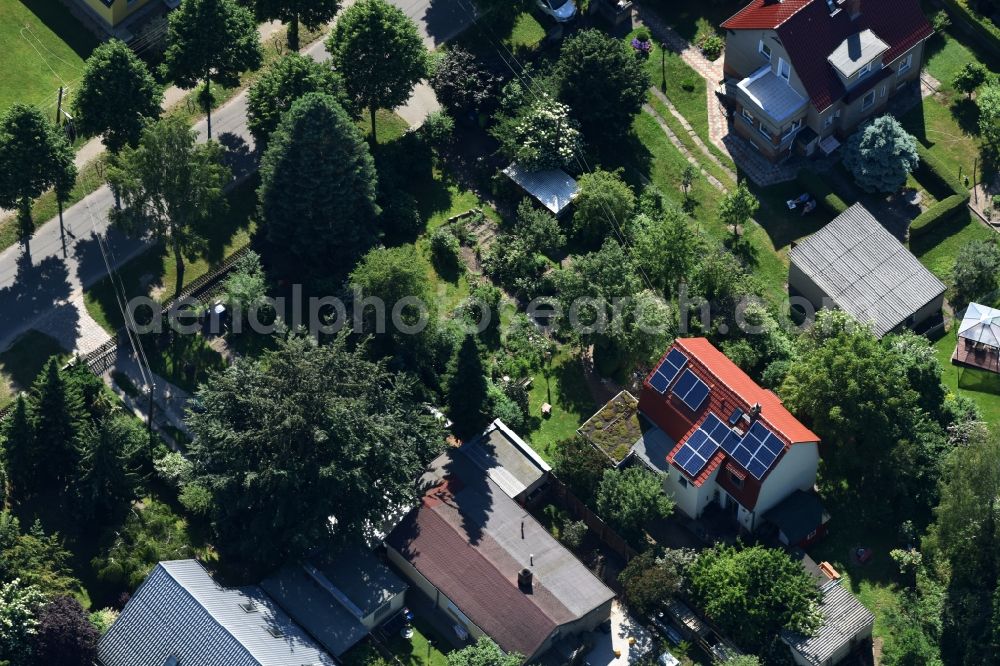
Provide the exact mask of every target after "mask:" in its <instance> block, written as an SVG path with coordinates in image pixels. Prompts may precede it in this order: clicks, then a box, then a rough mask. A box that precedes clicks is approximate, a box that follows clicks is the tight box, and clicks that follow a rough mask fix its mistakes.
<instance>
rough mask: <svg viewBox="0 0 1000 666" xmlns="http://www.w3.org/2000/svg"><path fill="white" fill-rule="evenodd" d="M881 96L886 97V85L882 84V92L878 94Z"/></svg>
mask: <svg viewBox="0 0 1000 666" xmlns="http://www.w3.org/2000/svg"><path fill="white" fill-rule="evenodd" d="M878 96H879V97H885V86H882V92H880V93H879V94H878Z"/></svg>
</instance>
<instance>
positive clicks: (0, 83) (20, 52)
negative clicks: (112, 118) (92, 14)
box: [0, 0, 98, 118]
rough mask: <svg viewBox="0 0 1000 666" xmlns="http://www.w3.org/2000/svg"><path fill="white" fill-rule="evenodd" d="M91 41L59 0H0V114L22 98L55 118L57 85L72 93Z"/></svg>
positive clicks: (90, 48) (94, 42)
mask: <svg viewBox="0 0 1000 666" xmlns="http://www.w3.org/2000/svg"><path fill="white" fill-rule="evenodd" d="M97 43H98V42H97V39H96V38H94V37H93V36H92V35H91V33H90V32H89V31H88V30H86V29H85V28H84V27H83V25H81V24H80V22H79V21H77V20H76V18H74V17H73V15H72V14H71V13H70V11H69V10H68V9H66V7H64V6H63V5H62V3H59V2H53V1H52V0H0V44H2V45H3V48H2V49H0V72H2V73H3V75H2V76H0V113H2V112H4V111H6V110H7V109H8V108H10V106H11V105H12V104H14V103H15V102H23V103H25V104H33V105H35V106H39V107H42V108H43V109H45V111H46V112H49V111H51V115H52V118H55V111H56V101H57V98H58V95H59V86H65V87H66V88H68V89H69V91H70V92H69V94H70V95H72V91H73V89H74V87H75V85H76V83H77V81H78V80H79V79H80V77H81V76H82V75H83V61H84V60H85V59H86V58H87V56H89V55H90V52H91V51H93V50H94V48H95V47H96V46H97ZM67 99H68V98H67ZM65 101H66V100H64V102H65Z"/></svg>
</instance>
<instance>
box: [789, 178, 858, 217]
mask: <svg viewBox="0 0 1000 666" xmlns="http://www.w3.org/2000/svg"><path fill="white" fill-rule="evenodd" d="M795 181H796V182H797V183H798V184H799V186H800V187H801V188H802V189H803V190H805V191H806V192H808V193H809V194H811V195H812V196H813V198H814V199H816V200H817V201H819V202H820V203H822V204H823V205H824V206H825V207H826V208H827V209H829V211H830V212H831V213H833V214H834V215H840V214H841V213H843V212H844V211H845V210H847V204H846V203H844V200H843V199H841V198H840V197H838V196H837V195H836V193H834V191H833V190H832V189H830V185H829V183H828V182H827V179H826V178H823V177H821V176H820V175H819V174H817V173H816V172H815V171H813V170H812V169H799V173H798V176H796V178H795Z"/></svg>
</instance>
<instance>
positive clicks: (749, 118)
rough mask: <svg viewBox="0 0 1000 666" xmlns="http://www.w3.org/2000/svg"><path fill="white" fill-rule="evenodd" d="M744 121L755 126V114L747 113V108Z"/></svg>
mask: <svg viewBox="0 0 1000 666" xmlns="http://www.w3.org/2000/svg"><path fill="white" fill-rule="evenodd" d="M743 120H745V121H747V122H748V123H750V124H751V125H753V114H752V113H750V112H749V111H747V110H746V108H744V109H743Z"/></svg>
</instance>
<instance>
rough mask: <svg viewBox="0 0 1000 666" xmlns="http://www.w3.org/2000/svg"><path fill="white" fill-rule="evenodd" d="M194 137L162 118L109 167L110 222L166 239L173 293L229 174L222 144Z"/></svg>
mask: <svg viewBox="0 0 1000 666" xmlns="http://www.w3.org/2000/svg"><path fill="white" fill-rule="evenodd" d="M191 1H192V0H185V2H186V3H187V2H191ZM193 1H195V2H197V1H199V0H193ZM209 1H214V0H209ZM222 1H224V2H229V1H230V0H222ZM196 139H197V135H196V134H195V132H194V131H193V130H192V129H190V128H189V127H188V126H187V125H186V124H185V122H184V120H183V119H181V118H176V117H174V118H165V119H164V120H161V121H160V122H158V123H155V124H153V125H150V126H149V127H147V128H146V129H145V130H143V133H142V138H141V139H140V140H139V145H138V146H137V147H135V148H132V147H128V146H126V147H125V148H124V149H123V150H122V151H121V153H120V154H119V155H118V157H117V158H116V159H114V160H113V161H112V163H111V166H110V167H109V169H108V182H109V183H111V187H112V189H114V190H115V191H116V192H118V193H119V194H121V198H122V202H123V206H122V208H121V209H120V210H113V211H112V212H111V220H112V222H114V223H115V224H116V225H118V226H120V227H122V228H123V229H124V230H125V231H126V232H128V233H132V234H138V233H145V232H147V231H149V232H152V233H153V235H154V236H156V237H157V238H159V239H161V240H163V241H165V242H167V243H169V245H170V246H171V249H172V250H173V253H174V262H175V263H176V265H177V293H180V291H181V289H182V288H183V285H184V259H185V257H186V258H189V259H192V258H194V257H195V256H197V253H198V252H199V251H200V250H201V249H202V248H203V246H204V238H205V231H206V229H205V225H207V224H209V223H210V222H212V221H213V220H214V219H216V218H217V217H218V216H219V215H220V214H221V213H223V212H224V211H225V210H226V205H227V203H226V197H225V194H224V190H223V188H224V187H225V185H226V184H227V183H228V182H229V180H230V177H231V173H230V170H229V168H228V167H226V166H225V165H224V164H223V163H222V148H221V147H220V146H219V145H218V144H217V143H214V142H212V141H209V142H208V143H207V144H198V143H196Z"/></svg>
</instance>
